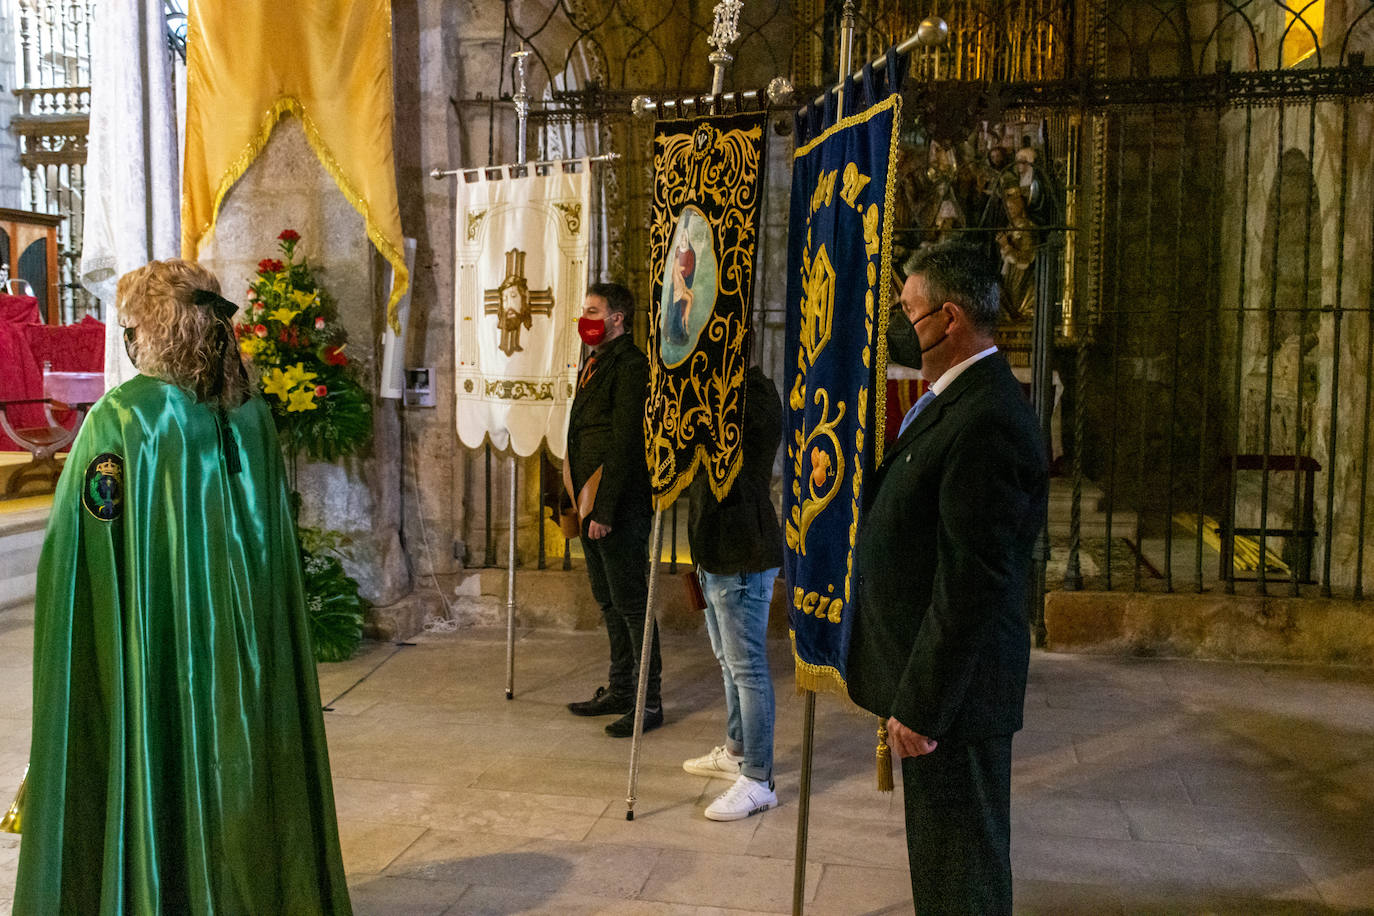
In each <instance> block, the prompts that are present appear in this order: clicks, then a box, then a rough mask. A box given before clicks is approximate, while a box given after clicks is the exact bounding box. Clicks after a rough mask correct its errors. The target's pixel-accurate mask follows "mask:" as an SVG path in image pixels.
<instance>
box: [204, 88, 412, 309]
mask: <svg viewBox="0 0 1374 916" xmlns="http://www.w3.org/2000/svg"><path fill="white" fill-rule="evenodd" d="M286 114H293V115H295V116H296V117H297V118H299V119H300V122H301V127H302V128H303V129H304V130H305V137H306V140H308V141H309V143H310V148H311V149H312V150H314V151H315V157H316V158H317V159H319V160H320V164H321V165H322V166H324V170H325V171H326V172H328V173H329V177H330V178H332V179H333V180H334V184H335V185H337V186H338V188H339V191H340V192H341V193H342V194H343V196H344V198H345V199H347V201H348V202H349V204H350V205H352V207H353V209H354V210H357V211H358V214H359V215H360V216H361V217H362V218H363V223H364V224H365V225H366V227H367V237H368V240H369V241H371V242H372V244H373V245H374V246H376V248H377V250H378V251H379V252H381V255H382V257H384V258H386V260H387V263H389V264H390V265H391V270H392V276H393V278H394V279H393V281H392V284H391V295H390V298H389V299H388V300H387V303H386V320H387V324H388V325H390V326H391V330H392V331H393V332H395V333H397V334H399V333H401V325H400V321H399V319H398V317H397V314H396V308H397V306H398V305H399V303H400V301H401V297H402V296H404V295H405V291H406V289H407V288H408V287H409V286H410V272H409V271H408V270H406V261H405V257H404V256H403V255H402V254H401V252H399V251H397V250H396V247H395V246H394V245H393V244H392V243H391V240H390V239H388V238H387V237H386V236H385V235H384V234H383V233H382V230H381V227H380V226H378V224H377V221H376V219H375V218H374V217H373V215H372V210H371V208H370V207H369V206H368V205H367V201H365V200H364V199H363V197H362V195H361V194H359V193H358V191H357V190H356V189H355V188H354V187H353V185H352V184H351V183H350V182H349V180H348V178H347V177H346V176H345V175H344V172H343V168H342V167H341V166H340V165H339V163H338V160H336V159H335V158H334V155H333V154H332V153H331V152H330V151H329V147H328V145H327V144H326V143H325V142H324V138H323V137H321V136H320V131H319V128H317V127H316V126H315V122H314V121H313V120H311V118H310V116H309V115H307V114H306V113H305V106H304V105H302V104H301V102H300V100H299V99H297V98H296V97H295V96H290V95H287V96H282V97H281V98H279V99H277V101H276V102H275V103H274V104H273V105H272V107H271V108H269V109H268V110H267V113H266V114H265V115H264V116H263V119H262V124H261V126H260V127H259V128H258V133H257V135H256V136H255V137H254V138H253V139H252V140H251V141H250V142H249V144H248V146H247V147H245V148H244V150H243V152H241V153H239V155H238V156H237V157H235V159H234V161H233V162H231V163H230V164H229V168H228V169H226V170H225V172H224V175H223V177H221V178H220V182H219V186H218V187H217V188H216V189H215V196H214V200H213V201H212V203H211V205H210V220H209V221H208V222H207V223H206V224H205V225H204V226H202V227H201V228H200V230H199V231H198V232H197V233H196V235H195V237H194V238H192V239H190V242H191V246H192V249H193V251H194V253H195V255H196V256H197V257H199V256H200V248H201V245H202V244H203V243H204V241H205V239H206V238H207V237H208V236H209V235H210V233H211V232H212V231H213V230H214V228H215V224H216V222H217V221H218V219H219V211H220V206H221V205H222V204H223V203H224V198H225V196H226V195H228V193H229V189H230V188H232V187H233V186H234V184H235V182H237V181H238V180H239V179H240V178H242V177H243V174H244V173H245V172H247V171H248V167H249V166H250V165H252V164H253V162H254V161H255V160H256V159H257V158H258V156H260V155H262V151H263V150H264V149H266V148H267V141H268V140H269V139H270V138H271V136H272V131H273V129H274V128H275V127H276V126H277V122H278V121H280V120H281V118H282V116H283V115H286Z"/></svg>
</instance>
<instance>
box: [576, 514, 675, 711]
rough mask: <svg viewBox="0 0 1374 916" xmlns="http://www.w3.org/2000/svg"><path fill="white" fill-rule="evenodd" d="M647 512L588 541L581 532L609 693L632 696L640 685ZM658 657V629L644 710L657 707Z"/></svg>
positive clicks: (646, 582) (646, 592)
mask: <svg viewBox="0 0 1374 916" xmlns="http://www.w3.org/2000/svg"><path fill="white" fill-rule="evenodd" d="M652 524H653V519H651V518H650V517H649V516H647V515H646V516H643V517H641V518H636V519H630V520H628V521H620V522H617V523H616V524H615V525H614V526H612V528H611V533H610V534H608V535H606V536H605V537H603V538H599V539H597V540H592V539H591V538H589V537H587V536H586V534H583V535H582V552H583V554H584V555H585V556H586V558H587V578H588V579H590V580H591V583H592V597H593V598H595V599H596V603H597V604H599V605H601V616H602V617H603V618H605V620H606V635H607V636H608V637H609V638H610V641H611V671H610V675H609V680H610V691H611V693H612V694H613V695H615V696H620V697H633V696H634V695H635V693H636V691H637V690H638V689H639V653H640V649H641V647H642V646H643V644H644V609H645V606H646V604H647V603H648V600H649V579H648V570H649V529H650V528H651V527H652ZM662 670H663V660H662V659H661V658H660V657H659V654H658V627H654V641H653V646H652V648H651V650H650V652H649V693H648V698H647V700H646V702H645V708H646V709H654V708H656V707H657V706H658V705H659V679H660V675H661V672H662Z"/></svg>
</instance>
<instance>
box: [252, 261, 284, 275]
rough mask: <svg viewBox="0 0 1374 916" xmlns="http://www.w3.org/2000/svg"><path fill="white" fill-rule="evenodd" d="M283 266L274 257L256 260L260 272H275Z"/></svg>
mask: <svg viewBox="0 0 1374 916" xmlns="http://www.w3.org/2000/svg"><path fill="white" fill-rule="evenodd" d="M284 266H285V265H284V264H282V262H281V261H278V260H277V259H276V258H263V259H262V260H261V261H259V262H258V270H259V271H260V272H262V273H269V274H270V273H277V272H279V271H280V270H281V269H282V268H283V267H284Z"/></svg>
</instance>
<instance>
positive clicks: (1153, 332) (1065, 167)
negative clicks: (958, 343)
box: [459, 0, 1374, 598]
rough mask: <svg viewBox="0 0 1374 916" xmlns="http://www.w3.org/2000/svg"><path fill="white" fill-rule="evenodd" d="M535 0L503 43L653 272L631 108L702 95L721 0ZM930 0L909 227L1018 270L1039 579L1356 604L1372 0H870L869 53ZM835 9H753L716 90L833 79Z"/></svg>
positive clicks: (1015, 351)
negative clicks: (1038, 429)
mask: <svg viewBox="0 0 1374 916" xmlns="http://www.w3.org/2000/svg"><path fill="white" fill-rule="evenodd" d="M541 9H542V12H541V13H540V15H538V16H532V15H531V14H530V13H529V10H530V7H528V6H522V7H521V8H520V12H519V13H518V14H517V13H516V12H515V11H514V8H513V6H511V5H508V6H507V37H506V43H507V45H509V46H510V47H509V48H508V50H509V49H510V48H513V47H514V46H515V45H516V44H519V43H523V44H524V45H525V46H526V47H529V48H531V49H532V50H533V51H534V52H535V53H534V60H535V62H536V63H535V66H534V67H533V68H532V69H533V72H534V73H535V82H536V86H540V85H542V87H544V88H545V89H547V91H543V90H542V89H540V88H536V92H535V94H536V97H538V96H539V95H540V93H541V91H543V95H544V97H545V101H544V104H543V105H541V106H536V110H535V112H534V115H533V124H534V125H535V126H536V130H537V131H539V132H541V135H543V136H545V137H547V136H549V135H550V133H551V132H553V131H555V130H563V129H571V130H573V131H574V132H575V133H576V134H577V136H579V137H581V138H582V140H581V141H580V142H582V143H584V144H585V145H584V147H583V148H584V149H588V150H591V151H595V152H603V151H608V150H611V149H614V150H615V151H617V152H620V153H621V154H622V156H623V157H624V158H622V160H621V161H620V163H619V164H618V165H617V167H616V168H615V169H614V170H608V175H607V181H606V188H605V200H606V212H607V215H608V217H607V218H608V225H607V226H606V235H607V240H608V244H607V258H608V262H607V266H608V267H609V268H610V269H611V270H612V271H613V272H615V273H617V274H618V275H620V276H624V277H627V278H629V280H630V281H631V282H632V283H636V284H638V286H639V287H641V288H647V285H648V278H647V276H646V275H645V272H644V269H643V267H642V265H644V264H645V263H646V252H644V251H643V250H642V240H641V239H640V236H641V235H642V233H641V232H639V231H638V230H637V227H642V226H643V225H645V224H646V220H647V207H648V188H649V182H650V181H651V180H652V176H651V174H650V173H649V166H648V155H647V147H646V144H647V136H648V133H647V125H646V124H645V123H644V122H640V121H636V120H634V119H632V118H631V117H630V115H629V113H628V103H629V100H630V97H631V96H633V95H635V94H638V93H640V92H648V93H651V94H659V95H683V94H690V93H701V92H703V91H705V87H706V86H707V85H709V72H708V67H707V65H706V54H707V48H706V44H705V38H706V36H707V35H708V34H709V31H710V16H709V11H708V10H707V9H706V8H705V5H695V4H687V3H679V2H672V3H667V4H661V5H654V6H652V8H650V5H649V4H642V3H632V2H628V0H602V2H599V3H592V2H580V3H574V2H568V0H561V2H558V3H554V4H552V5H549V6H545V7H541ZM930 14H938V15H940V16H942V17H944V18H945V19H946V21H947V22H948V23H949V26H950V35H951V38H950V42H949V44H948V45H946V46H945V47H944V48H942V49H940V50H938V51H934V50H932V51H925V52H922V53H919V54H917V55H915V56H914V57H913V59H912V63H911V66H912V72H911V77H912V78H911V80H910V81H909V86H910V87H911V88H910V90H909V91H908V94H907V99H906V104H905V105H904V112H905V114H906V116H907V121H906V124H905V125H904V127H905V132H904V150H903V167H902V172H903V175H904V177H905V178H906V182H905V184H904V186H903V188H902V193H901V194H900V195H899V206H900V208H901V209H900V213H899V218H898V222H899V223H900V224H901V225H902V226H903V227H904V231H903V233H902V234H901V237H900V239H899V241H900V242H901V244H903V245H905V246H907V247H916V246H918V245H920V244H923V243H925V242H927V241H930V240H933V239H936V238H941V237H948V236H962V237H964V238H966V239H970V240H975V241H976V242H977V243H979V244H983V245H985V246H986V247H987V248H988V250H989V254H990V256H991V257H994V258H998V259H999V260H1000V261H1001V262H1002V264H1003V266H1004V271H1005V274H1004V277H1005V278H1006V280H1007V281H1008V282H1007V285H1008V287H1012V288H1014V290H1015V293H1016V295H1015V296H1014V297H1011V296H1009V302H1008V316H1007V321H1006V322H1005V327H1004V331H1003V334H1002V343H1003V345H1004V347H1005V348H1006V349H1007V350H1009V351H1010V353H1011V355H1012V357H1013V361H1015V362H1019V363H1021V364H1022V367H1023V369H1024V370H1025V371H1026V374H1027V375H1029V376H1030V377H1032V378H1037V377H1039V376H1040V375H1042V374H1043V376H1044V378H1046V379H1051V378H1052V379H1053V384H1052V385H1049V386H1042V389H1041V390H1040V391H1038V392H1037V394H1038V397H1039V399H1040V401H1041V404H1042V408H1043V412H1044V413H1045V415H1046V420H1047V423H1046V426H1047V433H1048V434H1049V435H1050V437H1051V439H1052V441H1053V448H1054V449H1055V454H1056V468H1057V470H1058V472H1059V474H1060V475H1061V476H1059V477H1058V478H1057V479H1056V481H1055V498H1054V506H1053V507H1052V516H1053V518H1054V523H1053V524H1052V526H1051V532H1050V533H1051V538H1050V544H1049V548H1050V549H1049V562H1048V581H1049V584H1050V586H1051V587H1063V588H1084V587H1095V588H1106V589H1113V590H1116V589H1136V590H1147V591H1148V590H1161V591H1171V590H1177V589H1189V590H1195V591H1206V590H1212V589H1216V590H1219V591H1226V592H1233V591H1253V592H1257V593H1262V594H1264V593H1272V591H1273V590H1274V588H1276V587H1281V588H1282V589H1283V590H1284V591H1285V592H1287V593H1289V594H1308V593H1315V594H1323V595H1347V596H1353V597H1357V598H1362V597H1363V596H1364V580H1365V578H1366V577H1367V575H1368V574H1370V573H1372V572H1374V559H1371V558H1370V557H1369V555H1368V554H1369V553H1370V551H1367V550H1366V542H1367V540H1368V536H1369V529H1370V528H1371V527H1372V526H1374V519H1372V518H1371V511H1370V510H1371V507H1370V501H1371V500H1370V498H1369V489H1370V480H1369V477H1370V471H1371V455H1370V451H1371V430H1370V425H1371V419H1370V418H1371V413H1374V293H1372V292H1371V286H1372V285H1374V280H1372V279H1371V275H1372V274H1374V222H1371V219H1370V213H1374V162H1371V161H1370V159H1369V156H1368V154H1367V151H1368V149H1369V148H1370V147H1371V145H1372V144H1374V68H1371V67H1369V66H1366V64H1365V59H1366V58H1365V55H1366V54H1367V53H1369V52H1370V51H1371V50H1374V48H1372V47H1371V46H1372V45H1374V2H1370V0H1355V2H1345V3H1342V4H1335V3H1324V2H1317V0H1304V2H1301V3H1292V2H1280V0H1217V2H1208V3H1190V2H1184V0H1132V2H1101V0H1099V2H1093V3H1076V4H1075V3H1066V2H1059V3H1051V2H1033V0H1023V2H1016V0H1011V2H978V0H962V2H950V3H937V2H934V0H932V2H930V3H928V4H923V5H921V6H919V7H915V8H913V6H912V5H910V4H901V3H862V4H859V9H858V33H857V37H856V42H855V55H856V59H858V60H863V59H864V58H865V57H866V56H869V55H872V56H876V55H877V54H878V53H881V51H882V50H884V49H885V48H886V47H887V46H888V45H889V44H891V43H892V42H893V41H894V40H897V39H900V38H903V37H905V36H906V35H908V34H910V33H911V32H912V31H914V29H915V25H916V21H917V20H919V18H921V17H924V16H926V15H930ZM838 19H839V4H824V3H822V2H812V0H793V2H789V3H786V4H784V3H781V2H774V3H749V4H746V9H745V11H744V15H743V17H742V21H741V25H740V31H741V33H742V37H741V40H740V42H739V44H738V46H737V47H736V48H735V52H736V59H737V63H736V64H735V67H734V69H733V72H732V74H731V78H730V80H728V81H727V89H728V88H756V87H760V86H763V85H765V84H766V83H767V82H768V80H769V79H770V78H771V77H772V76H775V75H778V74H780V73H785V74H788V75H790V76H791V77H792V79H793V81H794V83H795V84H796V85H797V86H799V87H803V88H802V89H800V90H799V96H801V97H802V98H805V97H806V95H805V94H806V92H807V91H808V89H806V88H805V87H811V88H812V89H814V88H816V87H819V86H820V85H822V84H823V83H825V82H826V81H827V79H831V78H833V76H832V74H833V70H834V68H835V47H836V44H837V37H838V31H839V21H838ZM540 80H542V84H540ZM505 85H509V82H508V81H507V82H506V84H505ZM459 104H471V103H461V102H460V103H459ZM482 104H484V105H487V106H489V111H490V114H491V115H492V117H491V120H490V121H489V123H490V124H491V126H492V130H493V131H494V132H496V133H497V134H498V135H499V133H500V132H502V131H506V130H508V129H509V126H508V124H509V122H503V120H502V116H501V115H500V114H499V109H500V108H501V105H502V103H499V102H497V103H493V102H491V101H490V100H487V101H485V102H483V103H482ZM779 120H780V121H782V120H783V119H782V118H780V119H779ZM545 142H548V141H547V140H546V141H545ZM575 142H577V141H575ZM637 268H638V269H637ZM1037 321H1039V322H1040V325H1037ZM641 324H642V322H641ZM1041 326H1043V327H1044V328H1045V331H1044V333H1043V334H1042V335H1041V338H1040V339H1042V340H1043V341H1044V342H1045V343H1044V345H1042V346H1039V347H1038V348H1037V345H1036V340H1037V337H1036V334H1037V327H1041Z"/></svg>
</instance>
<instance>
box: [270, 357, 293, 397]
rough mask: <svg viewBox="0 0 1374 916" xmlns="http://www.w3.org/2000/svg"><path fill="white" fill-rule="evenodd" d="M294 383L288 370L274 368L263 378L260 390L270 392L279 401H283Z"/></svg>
mask: <svg viewBox="0 0 1374 916" xmlns="http://www.w3.org/2000/svg"><path fill="white" fill-rule="evenodd" d="M297 365H299V363H298V364H297ZM296 384H297V383H296V382H295V381H294V380H293V379H292V374H291V373H290V372H283V371H281V370H280V369H275V368H274V369H272V370H270V371H269V372H268V373H267V375H266V376H265V377H264V378H263V382H262V390H263V392H264V393H265V394H270V395H272V396H273V397H275V398H276V399H277V400H279V401H285V400H286V399H287V397H288V396H289V395H290V393H291V389H292V388H294V387H296Z"/></svg>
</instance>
